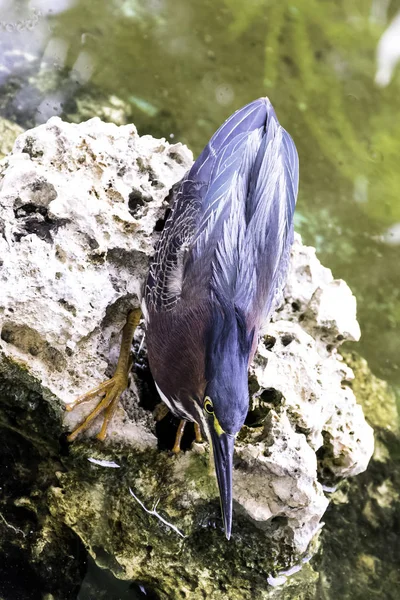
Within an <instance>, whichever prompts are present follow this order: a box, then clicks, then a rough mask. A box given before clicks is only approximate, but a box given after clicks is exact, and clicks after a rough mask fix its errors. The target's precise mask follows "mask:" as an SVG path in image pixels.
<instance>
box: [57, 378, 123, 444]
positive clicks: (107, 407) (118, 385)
mask: <svg viewBox="0 0 400 600" xmlns="http://www.w3.org/2000/svg"><path fill="white" fill-rule="evenodd" d="M127 385H128V377H127V376H126V375H125V373H122V374H121V373H116V374H115V375H114V377H112V378H111V379H108V380H107V381H104V382H103V383H101V384H100V385H99V386H97V387H95V388H93V389H92V390H90V391H89V392H87V393H86V394H83V395H82V396H80V397H79V398H77V399H76V400H75V401H74V402H72V403H71V404H69V405H68V406H67V407H66V409H67V410H68V411H72V410H73V409H74V408H75V407H76V406H78V405H79V404H83V403H84V402H88V401H89V400H91V399H92V398H94V397H95V396H98V395H99V394H105V395H104V398H102V399H101V400H100V402H99V403H98V404H97V406H96V407H95V408H94V409H93V410H92V411H91V412H90V413H89V414H88V416H87V417H86V419H85V420H84V421H83V422H82V423H81V424H80V425H79V426H78V427H76V429H74V430H73V431H72V432H71V433H70V434H69V436H68V437H67V441H68V442H73V441H74V440H75V439H76V438H77V437H78V435H80V434H81V433H83V432H84V431H86V430H87V429H88V428H89V427H90V425H91V424H92V422H93V421H94V419H95V418H96V417H98V416H99V415H100V414H101V413H104V419H103V425H102V427H101V430H100V431H99V433H98V434H97V436H96V438H97V439H98V440H101V441H103V440H104V439H105V437H106V435H107V427H108V425H109V422H110V421H111V419H112V417H113V415H114V413H115V411H116V408H117V406H118V401H119V398H120V396H121V394H122V392H124V390H125V389H126V388H127Z"/></svg>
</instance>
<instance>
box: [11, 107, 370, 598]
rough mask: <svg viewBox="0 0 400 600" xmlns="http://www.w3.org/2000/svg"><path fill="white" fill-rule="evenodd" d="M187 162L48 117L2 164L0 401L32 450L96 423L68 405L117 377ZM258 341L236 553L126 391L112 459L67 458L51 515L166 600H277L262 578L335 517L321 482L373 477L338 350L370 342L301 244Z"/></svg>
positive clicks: (208, 486) (154, 146) (363, 427)
mask: <svg viewBox="0 0 400 600" xmlns="http://www.w3.org/2000/svg"><path fill="white" fill-rule="evenodd" d="M191 160H192V157H191V154H190V152H189V151H188V150H187V149H186V148H185V147H184V146H182V145H181V144H175V145H170V144H168V143H167V142H166V141H165V140H163V139H162V140H156V139H154V138H152V137H151V136H143V137H139V136H138V134H137V132H136V129H135V127H134V126H133V125H125V126H120V127H117V126H116V125H113V124H109V123H103V122H102V121H100V120H99V119H97V118H95V119H91V120H90V121H87V122H86V123H81V124H79V125H77V124H67V123H64V122H62V121H61V120H60V119H59V118H57V117H54V118H51V119H50V120H49V121H48V122H47V123H46V124H44V125H41V126H39V127H37V128H35V129H33V130H30V131H27V132H25V133H23V134H22V135H20V136H19V137H18V139H17V141H16V142H15V145H14V148H13V151H12V152H11V154H10V155H9V156H7V157H6V158H5V159H3V161H2V162H1V163H0V391H1V392H2V398H0V402H1V401H3V403H4V406H6V409H4V414H6V416H7V419H10V420H11V421H12V422H13V427H17V428H18V427H19V428H24V427H25V428H26V423H27V422H29V428H30V433H28V432H27V433H26V435H34V436H35V438H36V439H39V440H48V439H49V437H51V435H53V436H54V437H56V436H57V435H58V433H59V432H60V431H61V429H62V428H64V429H66V428H72V427H73V426H74V425H75V423H76V422H77V421H78V420H79V419H81V418H82V415H83V414H85V412H86V411H87V410H88V408H86V407H82V409H78V410H77V411H76V413H75V411H74V412H73V413H67V414H65V413H64V412H63V410H62V407H63V406H64V405H65V404H66V403H69V402H71V401H72V400H73V399H74V398H75V397H77V396H78V395H80V394H82V393H84V392H85V391H87V390H88V389H90V388H91V387H93V386H95V385H96V384H98V383H100V382H101V381H102V380H104V378H105V377H106V376H109V375H110V374H111V373H112V369H113V367H114V365H115V363H116V359H117V351H118V343H119V332H120V329H121V328H122V325H123V322H124V318H125V316H126V313H127V311H128V310H129V308H130V307H132V306H137V305H138V303H139V296H140V288H141V284H142V281H143V278H144V275H145V273H146V268H147V262H148V257H149V256H150V255H151V254H152V251H153V246H154V242H155V240H156V238H157V231H156V230H160V227H161V219H162V217H163V215H164V212H165V209H166V208H167V202H166V201H165V198H166V196H167V195H168V191H169V189H170V187H171V185H172V184H173V183H174V182H175V181H177V180H179V179H180V177H181V176H182V175H183V174H184V172H185V171H186V169H187V168H188V167H189V166H190V164H191ZM265 330H266V335H265V336H263V337H262V339H261V340H260V344H259V347H258V353H257V354H256V357H255V360H254V364H253V365H252V367H251V372H250V381H249V385H250V394H251V405H250V412H249V416H248V420H247V424H246V426H245V427H244V428H243V429H242V431H241V432H240V434H239V436H238V441H237V445H236V455H235V470H234V526H233V528H234V532H233V539H232V540H231V542H230V543H229V544H227V543H226V541H225V539H224V537H223V534H222V532H221V530H220V523H219V505H218V500H217V491H216V485H215V481H214V477H213V474H212V469H210V467H209V456H208V450H207V449H206V448H205V447H204V445H202V444H195V445H194V447H193V449H192V450H191V451H187V452H185V453H181V454H180V455H178V456H177V457H175V456H174V457H172V456H169V454H168V453H167V452H160V451H159V450H158V449H157V437H156V435H155V427H154V423H153V419H152V416H151V413H150V412H149V411H146V410H145V408H143V406H142V405H141V398H140V394H139V392H138V389H137V387H136V385H135V381H134V380H132V381H131V384H130V388H129V390H128V391H127V392H126V393H125V396H124V402H123V404H124V407H125V409H126V410H124V409H123V408H122V407H121V408H120V410H119V411H118V413H117V415H116V416H115V418H114V420H113V422H112V426H111V428H110V435H109V438H108V443H106V444H105V445H100V444H98V443H97V442H94V441H92V440H91V439H90V438H88V437H85V439H84V440H83V441H82V442H80V443H78V444H76V445H75V446H74V448H73V449H72V450H71V453H70V457H69V459H68V460H67V459H66V461H65V465H66V469H65V470H64V471H62V470H61V471H60V472H59V473H58V479H59V485H56V486H53V487H52V489H51V492H50V493H49V506H50V510H51V514H52V515H53V516H55V517H56V518H57V519H61V520H62V521H63V523H65V524H66V525H67V526H68V527H70V528H71V529H72V530H73V531H74V532H75V533H77V534H78V536H79V537H80V538H81V539H82V541H83V542H84V544H85V546H86V547H87V548H89V551H90V552H91V553H92V555H93V556H94V557H95V558H96V560H97V561H98V562H99V564H101V563H103V564H104V565H105V566H107V567H108V568H110V569H111V570H113V572H114V573H115V574H116V575H117V576H118V577H121V578H126V579H139V580H141V581H145V582H148V583H149V585H150V586H151V587H153V588H154V589H156V590H157V592H158V594H159V595H160V597H162V598H164V597H165V598H175V597H177V598H178V597H190V598H203V597H213V598H216V599H218V598H227V597H229V598H236V597H240V598H269V597H270V596H269V593H270V592H269V588H268V584H267V576H268V574H270V573H272V572H276V571H279V569H281V568H283V567H288V566H290V565H291V564H292V563H293V562H295V561H296V560H299V558H300V557H301V556H302V555H304V553H306V552H307V550H308V552H310V551H311V550H310V543H311V542H312V540H313V538H314V536H315V534H316V533H317V531H318V530H319V529H320V527H321V519H322V517H323V514H324V512H325V510H326V508H327V505H328V499H327V496H326V495H325V493H324V489H323V486H322V484H321V482H322V483H329V484H330V483H332V482H336V481H337V480H339V479H341V478H343V477H348V476H352V475H356V474H357V473H360V472H361V471H363V470H365V469H366V467H367V465H368V461H369V459H370V457H371V455H372V452H373V434H372V429H371V428H370V427H369V425H368V424H367V423H366V421H365V420H364V416H363V413H362V409H361V407H360V406H359V405H357V403H356V398H355V396H354V393H353V392H352V389H351V380H352V376H353V375H352V371H351V369H350V368H349V367H348V366H347V365H346V363H345V362H344V361H343V359H342V358H341V356H340V354H339V353H338V351H337V348H338V346H340V344H341V343H342V342H343V341H345V340H357V339H358V337H359V335H360V332H359V327H358V323H357V320H356V303H355V298H354V297H353V296H352V294H351V292H350V290H349V288H348V287H347V285H346V284H345V283H344V282H343V281H338V280H334V279H333V277H332V274H331V272H330V271H329V269H326V268H324V267H323V266H322V265H321V264H320V263H319V261H318V259H317V258H316V256H315V251H314V249H312V248H308V247H306V246H304V245H302V243H301V241H300V239H299V237H296V240H295V244H294V246H293V251H292V260H291V266H290V270H289V276H288V282H287V285H286V288H285V290H284V299H283V304H282V306H281V307H280V308H279V309H278V310H277V311H276V312H275V314H274V315H273V317H272V321H271V323H269V324H266V328H265ZM138 335H139V337H140V332H139V334H138ZM171 360H173V357H171ZM10 382H12V386H13V390H14V392H13V393H10V391H9V388H10ZM18 390H21V392H19V391H18ZM27 390H28V392H27ZM31 392H32V393H34V401H33V400H32V394H31ZM4 398H6V399H7V400H4ZM13 402H14V403H15V405H17V406H18V411H17V412H16V413H15V411H14V413H13V410H14V408H15V407H13ZM21 408H22V409H23V412H24V413H25V414H28V415H29V418H28V419H26V420H25V421H24V417H23V416H21ZM43 415H46V417H45V418H44V417H43ZM4 418H5V417H4V416H3V417H2V420H3V421H4ZM9 422H10V421H9ZM96 428H98V423H95V425H94V426H93V427H92V430H91V431H89V434H90V433H93V432H95V431H96ZM44 443H46V442H44ZM88 458H95V459H96V460H103V461H104V460H106V461H113V462H114V463H115V464H117V465H119V466H118V467H115V468H106V466H107V464H108V465H110V462H108V463H102V464H93V463H92V462H89V461H88V460H87V459H88ZM129 487H130V488H131V489H132V491H133V493H134V494H135V497H133V496H132V495H131V494H130V493H129ZM138 499H139V500H140V501H141V502H143V505H144V507H145V508H147V510H151V509H152V508H153V504H154V503H155V502H156V501H157V500H160V499H161V500H160V505H159V507H158V508H157V509H156V511H155V512H156V513H157V514H152V515H149V514H148V513H147V512H146V510H145V508H144V507H143V506H142V505H141V504H140V502H139V501H138ZM160 514H162V515H163V518H164V521H161V520H160V519H159V518H158V516H159V515H160ZM165 521H167V522H168V523H171V524H173V525H174V527H169V525H167V524H166V523H165ZM214 521H215V522H216V523H217V526H216V528H214V527H212V524H213V523H214ZM175 528H176V529H175ZM180 534H182V536H185V537H181V535H180ZM99 549H100V550H101V552H100V553H99ZM181 553H184V555H185V558H184V559H182V556H181ZM105 557H108V558H105ZM199 564H201V569H200V568H199ZM270 581H272V580H270ZM296 597H300V596H296Z"/></svg>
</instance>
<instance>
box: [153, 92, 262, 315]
mask: <svg viewBox="0 0 400 600" xmlns="http://www.w3.org/2000/svg"><path fill="white" fill-rule="evenodd" d="M264 121H265V101H264V99H260V100H256V101H255V102H252V103H251V104H249V105H247V106H245V107H244V108H242V109H240V110H238V111H237V112H236V113H234V114H233V115H232V116H231V117H229V119H228V120H227V121H226V122H225V123H224V124H223V125H222V126H221V127H220V128H219V129H218V131H217V132H216V133H215V134H214V135H213V137H212V138H211V140H210V142H209V143H208V144H207V146H206V147H205V148H204V150H203V152H202V153H201V155H200V156H199V158H198V159H197V160H196V161H195V163H194V164H193V166H192V168H191V169H190V170H189V171H188V172H187V173H186V175H185V176H184V178H183V179H182V181H181V182H180V183H179V184H177V185H176V186H175V189H174V191H173V197H172V202H171V212H170V215H169V217H168V219H167V220H166V223H165V226H164V229H163V232H162V234H161V237H160V239H159V241H158V243H157V246H156V249H155V255H154V258H153V260H152V261H151V264H150V269H149V275H148V278H147V281H146V284H145V290H144V296H145V301H146V305H147V306H148V308H154V309H155V310H161V311H162V310H172V309H173V308H174V307H175V306H176V303H177V302H178V301H179V300H180V299H182V298H185V300H186V301H187V303H189V304H190V303H191V302H192V301H193V300H195V298H198V297H199V296H201V295H202V294H206V293H209V283H210V275H211V270H210V268H211V257H212V254H213V253H214V252H215V248H216V244H217V242H218V228H219V226H220V224H221V225H222V222H223V221H224V220H225V219H226V218H227V217H228V215H229V210H228V209H229V192H230V189H231V188H232V178H233V177H234V175H235V173H236V171H237V170H238V169H239V166H240V163H241V158H242V153H243V148H244V147H245V146H246V141H247V137H248V135H249V132H251V131H253V130H254V129H261V128H262V127H263V123H264ZM199 256H200V257H201V260H200V261H198V260H197V259H198V258H199ZM194 265H195V266H194Z"/></svg>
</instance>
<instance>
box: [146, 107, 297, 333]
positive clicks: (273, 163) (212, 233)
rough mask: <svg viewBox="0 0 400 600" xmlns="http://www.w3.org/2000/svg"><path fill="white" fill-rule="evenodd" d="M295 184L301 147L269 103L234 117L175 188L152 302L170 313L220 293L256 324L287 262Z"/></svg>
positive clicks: (152, 278) (149, 295) (153, 273)
mask: <svg viewBox="0 0 400 600" xmlns="http://www.w3.org/2000/svg"><path fill="white" fill-rule="evenodd" d="M297 181H298V162H297V152H296V149H295V147H294V144H293V142H292V140H291V138H290V136H289V135H288V134H287V133H286V131H285V130H284V129H282V127H281V126H280V125H279V123H278V120H277V118H276V116H275V113H274V110H273V108H272V105H271V103H270V102H269V100H268V99H267V98H260V99H259V100H256V101H255V102H252V103H251V104H249V105H247V106H245V107H244V108H242V109H240V110H239V111H237V112H236V113H234V114H233V115H232V116H231V117H230V118H229V119H228V120H227V121H226V122H225V123H224V124H223V125H222V126H221V127H220V129H219V130H218V131H217V132H216V133H215V134H214V136H213V137H212V138H211V140H210V142H209V143H208V144H207V146H206V147H205V149H204V150H203V152H202V153H201V155H200V156H199V158H198V159H197V160H196V162H195V163H194V164H193V166H192V168H191V169H190V170H189V171H188V173H187V174H186V175H185V177H184V178H183V180H182V182H181V183H180V184H179V185H178V187H177V189H176V191H175V196H174V200H173V203H172V210H171V214H170V216H169V218H168V219H167V221H166V224H165V228H164V231H163V233H162V235H161V238H160V240H159V243H158V245H157V248H156V253H155V258H154V260H153V262H152V264H151V266H150V272H149V276H148V280H147V284H146V289H145V298H146V304H148V305H151V306H152V307H154V308H155V309H156V310H171V309H173V308H174V307H175V306H176V304H177V302H178V301H180V300H183V301H186V303H187V304H188V305H192V304H193V303H195V302H197V301H198V300H199V298H203V297H204V296H208V297H209V295H210V293H212V292H213V291H214V293H215V294H217V295H219V297H220V298H224V299H226V300H227V301H229V302H230V303H232V302H233V303H234V304H235V305H236V306H237V307H238V308H239V309H240V310H241V311H242V313H243V314H244V316H245V318H246V322H247V324H248V327H253V326H254V325H257V324H258V323H259V321H260V319H261V318H262V315H264V314H266V313H268V312H269V311H270V310H271V306H272V303H273V298H274V297H275V296H276V291H277V289H278V288H279V286H280V281H281V280H282V279H283V274H284V264H285V262H286V263H287V262H288V252H289V248H290V242H291V235H292V215H293V210H294V204H295V199H296V194H297Z"/></svg>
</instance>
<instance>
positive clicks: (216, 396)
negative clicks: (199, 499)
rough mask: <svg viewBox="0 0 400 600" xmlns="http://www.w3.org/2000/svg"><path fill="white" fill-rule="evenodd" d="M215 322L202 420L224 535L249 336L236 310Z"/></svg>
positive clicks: (245, 403)
mask: <svg viewBox="0 0 400 600" xmlns="http://www.w3.org/2000/svg"><path fill="white" fill-rule="evenodd" d="M222 318H223V320H224V323H223V327H220V325H221V323H218V319H220V316H219V317H217V321H216V322H214V328H213V331H212V334H211V338H210V343H209V344H208V357H207V358H208V361H207V362H208V364H207V385H206V389H205V394H204V397H203V405H202V412H203V414H202V417H203V418H202V422H203V425H204V427H205V428H206V433H207V436H208V439H209V441H210V443H211V445H212V449H213V454H214V464H215V471H216V475H217V480H218V487H219V493H220V499H221V510H222V516H223V521H224V529H225V534H226V537H227V538H228V539H229V538H230V535H231V527H232V469H233V450H234V443H235V438H236V435H237V433H238V432H239V431H240V429H241V427H242V425H243V423H244V421H245V419H246V415H247V411H248V408H249V392H248V357H249V351H250V346H251V340H252V334H251V335H250V336H249V335H247V333H246V330H245V328H244V323H243V321H242V320H241V318H240V315H239V316H238V314H237V313H235V312H233V315H232V314H231V315H227V314H226V312H225V314H224V315H223V316H222Z"/></svg>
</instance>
